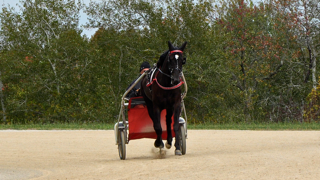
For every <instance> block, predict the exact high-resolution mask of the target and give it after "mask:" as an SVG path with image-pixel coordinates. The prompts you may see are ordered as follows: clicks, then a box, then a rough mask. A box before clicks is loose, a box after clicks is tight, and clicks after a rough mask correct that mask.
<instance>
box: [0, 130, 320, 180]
mask: <svg viewBox="0 0 320 180" xmlns="http://www.w3.org/2000/svg"><path fill="white" fill-rule="evenodd" d="M114 141H115V140H114V134H113V131H11V130H9V131H0V179H1V180H7V179H14V180H16V179H50V180H51V179H290V180H291V179H308V180H309V179H319V178H320V131H227V130H226V131H224V130H223V131H215V130H189V131H188V139H187V153H186V155H184V156H174V149H170V150H167V153H166V156H165V158H164V159H159V158H158V156H157V155H156V154H155V153H154V152H153V151H154V150H155V149H154V148H153V141H154V140H152V139H140V140H133V141H130V143H129V145H127V159H126V160H124V161H123V160H120V159H119V156H118V150H117V146H116V145H115V142H114Z"/></svg>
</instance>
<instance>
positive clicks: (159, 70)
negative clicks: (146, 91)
mask: <svg viewBox="0 0 320 180" xmlns="http://www.w3.org/2000/svg"><path fill="white" fill-rule="evenodd" d="M176 52H178V53H181V54H183V51H181V50H173V51H169V52H168V54H167V56H166V59H168V61H169V56H170V54H172V53H176ZM177 56H179V55H177ZM177 56H175V59H176V61H177V66H176V67H175V68H170V67H169V71H170V75H169V74H167V73H164V72H163V71H162V70H161V67H159V68H157V69H158V72H157V73H156V74H155V76H154V78H153V79H152V81H151V82H149V83H148V84H147V87H149V86H151V85H152V84H153V82H156V83H157V84H158V86H159V87H160V88H161V89H164V90H172V89H177V88H178V87H180V86H181V85H182V84H183V83H184V82H183V81H182V78H181V75H182V69H180V68H179V63H178V59H179V57H177ZM174 70H178V71H179V77H180V82H179V83H178V84H177V85H174V86H171V87H164V86H162V85H160V83H159V82H158V79H157V76H158V74H159V72H160V73H161V74H163V75H165V76H167V77H169V78H170V79H171V84H173V76H172V75H171V74H172V72H173V71H174Z"/></svg>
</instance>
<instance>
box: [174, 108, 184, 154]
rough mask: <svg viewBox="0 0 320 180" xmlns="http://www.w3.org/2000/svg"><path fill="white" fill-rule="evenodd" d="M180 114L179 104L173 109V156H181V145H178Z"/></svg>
mask: <svg viewBox="0 0 320 180" xmlns="http://www.w3.org/2000/svg"><path fill="white" fill-rule="evenodd" d="M180 112H181V107H180V104H179V106H178V107H177V106H176V108H175V110H174V118H173V120H174V124H173V130H174V133H175V143H174V146H175V147H176V150H175V155H178V156H181V155H182V153H181V145H180V124H179V116H180Z"/></svg>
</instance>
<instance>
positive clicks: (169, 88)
mask: <svg viewBox="0 0 320 180" xmlns="http://www.w3.org/2000/svg"><path fill="white" fill-rule="evenodd" d="M158 74H159V71H158V72H157V74H156V75H155V76H154V78H153V79H152V81H151V82H149V83H148V84H147V87H149V86H151V85H152V84H153V82H154V81H155V82H156V83H157V84H158V86H159V87H160V88H161V89H164V90H172V89H177V88H178V87H180V86H181V85H182V84H183V83H184V82H183V81H182V79H181V78H180V83H179V84H177V85H175V86H172V87H164V86H161V85H160V84H159V82H158V79H157V75H158Z"/></svg>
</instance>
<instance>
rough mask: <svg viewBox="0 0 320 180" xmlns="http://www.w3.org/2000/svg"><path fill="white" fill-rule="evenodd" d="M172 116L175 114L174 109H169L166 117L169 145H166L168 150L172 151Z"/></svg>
mask: <svg viewBox="0 0 320 180" xmlns="http://www.w3.org/2000/svg"><path fill="white" fill-rule="evenodd" d="M172 114H173V110H172V108H168V109H167V115H166V125H167V143H166V148H167V149H170V148H171V146H172V132H171V124H172Z"/></svg>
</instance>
